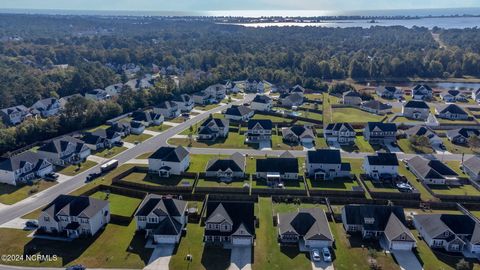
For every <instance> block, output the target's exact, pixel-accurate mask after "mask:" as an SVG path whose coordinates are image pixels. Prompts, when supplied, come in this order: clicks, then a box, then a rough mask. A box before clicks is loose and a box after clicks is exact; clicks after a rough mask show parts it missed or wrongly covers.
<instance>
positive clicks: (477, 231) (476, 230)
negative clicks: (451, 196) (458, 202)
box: [413, 214, 480, 254]
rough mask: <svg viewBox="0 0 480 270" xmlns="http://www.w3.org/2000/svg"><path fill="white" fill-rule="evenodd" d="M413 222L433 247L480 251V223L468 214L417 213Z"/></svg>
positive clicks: (447, 249) (453, 250) (458, 250)
mask: <svg viewBox="0 0 480 270" xmlns="http://www.w3.org/2000/svg"><path fill="white" fill-rule="evenodd" d="M413 224H414V225H415V228H416V229H417V230H418V232H419V233H420V235H421V236H422V238H423V240H424V241H425V242H426V243H427V245H428V246H429V247H430V248H432V249H444V250H445V251H447V252H463V251H466V252H469V253H474V254H477V253H480V224H478V222H477V221H476V220H474V219H472V218H471V217H469V216H468V215H460V214H423V215H415V216H413Z"/></svg>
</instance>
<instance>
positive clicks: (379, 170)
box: [363, 153, 399, 181]
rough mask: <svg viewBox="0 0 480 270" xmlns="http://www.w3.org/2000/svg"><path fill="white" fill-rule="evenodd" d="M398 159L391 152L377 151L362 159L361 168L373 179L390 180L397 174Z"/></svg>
mask: <svg viewBox="0 0 480 270" xmlns="http://www.w3.org/2000/svg"><path fill="white" fill-rule="evenodd" d="M398 165H399V164H398V159H397V155H396V154H393V153H377V154H376V155H372V156H367V158H366V159H364V160H363V170H364V171H365V173H366V174H367V175H368V176H369V177H370V178H372V179H374V180H377V181H378V180H392V179H393V178H395V177H397V176H398Z"/></svg>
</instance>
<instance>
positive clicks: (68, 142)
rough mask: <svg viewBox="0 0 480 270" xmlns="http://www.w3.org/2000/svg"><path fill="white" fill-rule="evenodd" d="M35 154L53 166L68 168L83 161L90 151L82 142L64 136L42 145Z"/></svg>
mask: <svg viewBox="0 0 480 270" xmlns="http://www.w3.org/2000/svg"><path fill="white" fill-rule="evenodd" d="M37 153H38V154H39V155H40V156H42V157H43V158H45V159H46V160H48V161H49V162H50V163H52V164H54V165H57V166H68V165H70V164H78V163H81V162H83V161H85V160H86V159H87V157H88V156H90V154H91V150H90V148H89V147H88V146H87V145H86V144H85V143H84V142H83V141H82V140H79V139H77V138H74V137H71V136H64V137H61V138H58V139H53V140H51V141H50V142H48V143H46V144H44V145H42V146H41V147H40V148H38V149H37Z"/></svg>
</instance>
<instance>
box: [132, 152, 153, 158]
mask: <svg viewBox="0 0 480 270" xmlns="http://www.w3.org/2000/svg"><path fill="white" fill-rule="evenodd" d="M152 154H153V152H147V153H143V154H141V155H139V156H138V157H136V159H148V158H149V157H150V156H151V155H152Z"/></svg>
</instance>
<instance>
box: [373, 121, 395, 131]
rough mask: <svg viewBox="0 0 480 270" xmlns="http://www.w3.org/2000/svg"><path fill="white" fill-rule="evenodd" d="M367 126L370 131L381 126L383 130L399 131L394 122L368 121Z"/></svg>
mask: <svg viewBox="0 0 480 270" xmlns="http://www.w3.org/2000/svg"><path fill="white" fill-rule="evenodd" d="M367 127H368V130H370V131H372V130H374V129H375V128H379V129H380V130H381V131H395V132H397V125H395V124H394V123H381V122H368V123H367Z"/></svg>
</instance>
